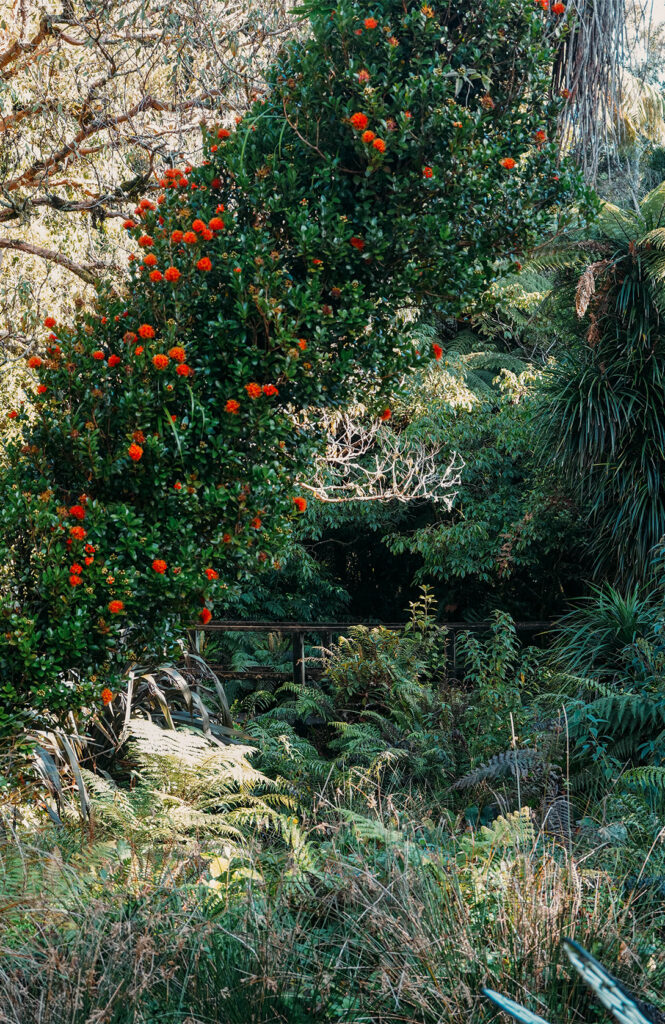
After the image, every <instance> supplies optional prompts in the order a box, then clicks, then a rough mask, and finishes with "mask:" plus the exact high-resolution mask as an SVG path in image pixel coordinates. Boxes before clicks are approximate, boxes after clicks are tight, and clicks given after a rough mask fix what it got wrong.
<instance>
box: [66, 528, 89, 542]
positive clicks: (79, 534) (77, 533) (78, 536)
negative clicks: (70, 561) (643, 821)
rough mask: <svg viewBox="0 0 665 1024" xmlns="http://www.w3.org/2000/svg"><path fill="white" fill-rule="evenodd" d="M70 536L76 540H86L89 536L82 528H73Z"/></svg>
mask: <svg viewBox="0 0 665 1024" xmlns="http://www.w3.org/2000/svg"><path fill="white" fill-rule="evenodd" d="M69 536H70V537H73V538H74V540H84V539H85V537H86V536H87V534H86V532H85V530H84V529H83V527H82V526H72V528H71V530H70V531H69Z"/></svg>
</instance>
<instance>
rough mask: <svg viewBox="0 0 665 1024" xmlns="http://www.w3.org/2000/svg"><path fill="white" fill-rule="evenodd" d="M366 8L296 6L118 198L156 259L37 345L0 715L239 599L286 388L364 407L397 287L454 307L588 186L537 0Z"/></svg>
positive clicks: (271, 538)
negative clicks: (184, 161)
mask: <svg viewBox="0 0 665 1024" xmlns="http://www.w3.org/2000/svg"><path fill="white" fill-rule="evenodd" d="M366 17H367V15H366V12H365V11H364V10H361V9H359V7H358V5H357V3H355V2H352V0H342V2H341V3H339V4H336V5H334V7H333V4H332V3H330V4H327V3H315V4H312V5H311V19H310V24H309V25H308V26H307V28H306V29H305V31H304V32H303V34H302V35H301V36H299V37H298V38H297V39H295V40H292V41H291V42H289V43H288V45H286V46H285V47H284V49H283V50H282V52H281V53H280V56H279V58H278V59H277V61H276V63H275V65H274V66H273V67H272V68H271V70H270V72H269V75H268V89H267V91H266V94H265V96H264V97H263V98H262V99H261V101H258V102H256V103H255V104H254V105H253V107H252V108H251V110H250V111H249V112H248V114H247V116H246V117H245V118H244V119H243V120H242V122H241V123H240V124H239V125H238V126H237V128H236V129H234V130H233V131H232V132H229V131H228V130H227V129H225V128H223V127H220V126H218V125H214V126H213V125H212V124H208V125H207V127H206V129H205V131H204V144H205V153H206V160H205V161H204V162H203V163H202V165H201V166H200V167H197V168H194V169H193V170H188V171H187V172H186V173H185V172H179V173H180V177H179V178H178V179H177V180H176V179H175V178H173V177H169V176H168V175H169V174H171V173H172V169H171V168H168V169H165V171H164V173H165V177H164V179H163V188H164V196H163V199H162V200H161V202H160V203H158V204H155V203H152V202H150V201H148V202H147V205H146V204H143V205H141V206H140V207H139V208H138V210H137V213H136V216H137V219H138V220H139V221H140V223H139V222H134V226H131V225H130V233H131V234H130V237H132V238H134V240H135V241H136V243H137V245H138V246H139V248H140V250H141V253H143V252H144V251H145V250H146V249H150V253H151V255H152V256H153V257H154V258H155V260H156V262H157V266H158V269H157V270H154V271H151V272H150V274H148V273H147V272H146V268H145V265H144V264H143V263H142V262H141V260H139V259H136V260H134V262H133V264H132V266H133V267H134V268H135V269H134V270H133V272H132V275H131V277H130V280H129V281H128V282H127V284H126V287H125V289H124V292H123V294H122V295H120V296H118V295H116V294H111V293H107V292H105V291H103V290H102V291H101V292H100V299H99V304H98V309H97V310H96V312H95V314H94V315H85V316H82V317H80V318H79V320H77V321H76V322H75V323H74V324H73V325H71V326H67V325H56V327H57V344H56V343H55V342H54V343H52V344H51V345H49V348H48V352H47V353H46V355H47V356H48V358H46V359H44V360H42V361H41V362H40V361H39V358H38V357H36V361H35V357H33V360H32V366H33V367H34V368H35V369H36V370H37V371H38V379H39V387H40V389H41V390H40V392H39V394H38V395H37V396H36V398H35V403H34V410H33V413H34V414H33V413H31V414H28V411H27V409H25V410H24V411H21V412H19V414H18V419H17V423H18V424H19V425H20V427H21V437H20V439H19V441H18V442H16V443H12V444H10V445H9V446H8V452H7V457H8V462H9V466H8V468H7V470H6V472H4V473H3V476H2V481H3V488H4V489H3V493H2V500H1V501H0V540H1V541H2V545H3V546H2V550H1V551H0V560H1V561H2V563H3V566H4V575H3V584H2V596H1V602H0V604H1V607H0V617H2V621H3V625H2V629H1V630H0V678H1V680H2V682H1V684H0V685H1V686H2V693H3V699H2V701H1V702H0V703H1V705H2V707H1V708H0V727H1V728H2V730H4V731H7V730H11V729H13V728H15V722H14V720H15V718H19V717H21V718H23V717H25V716H31V715H34V714H42V713H46V714H48V713H54V714H56V715H58V716H60V718H62V717H63V716H66V714H67V713H68V711H70V710H71V709H76V708H80V707H83V706H87V705H90V704H92V703H94V702H95V701H96V700H98V698H99V691H100V689H101V686H100V679H101V676H102V675H103V676H104V683H108V684H110V685H112V686H115V685H117V684H119V682H120V679H121V677H122V671H123V667H124V665H125V663H126V662H127V661H132V660H135V659H136V658H140V657H142V656H144V654H145V652H146V651H162V650H163V649H169V650H173V649H174V647H175V640H176V631H177V629H178V627H179V624H180V623H181V621H182V618H183V617H184V618H185V620H186V621H187V620H191V618H192V617H193V616H194V615H195V614H197V613H199V612H200V610H201V605H204V606H205V609H207V612H208V613H211V612H212V610H213V609H214V610H215V611H216V612H218V611H219V609H220V608H222V607H224V605H225V603H228V604H235V605H236V606H237V605H238V603H240V601H241V594H242V591H243V589H244V587H245V586H246V584H247V580H248V579H251V578H253V577H254V576H255V575H256V574H257V573H258V572H259V571H261V570H262V569H265V570H266V571H272V567H273V565H274V561H275V560H276V556H277V555H278V553H279V549H280V548H281V546H282V542H283V540H284V536H285V534H286V533H287V532H288V528H289V521H290V520H291V519H292V518H293V514H294V505H293V497H294V494H293V489H294V487H295V486H296V485H297V478H298V476H299V475H300V474H304V475H306V473H307V468H308V464H309V458H310V456H311V446H310V445H309V444H306V443H304V441H303V436H302V433H301V432H299V431H298V430H296V429H295V428H294V422H293V414H294V413H295V414H296V415H297V414H298V413H299V412H302V411H304V410H306V409H309V408H311V407H317V406H322V405H328V406H335V405H344V404H345V403H347V402H348V401H349V400H350V399H352V398H354V397H357V396H360V397H362V398H363V399H365V400H366V402H367V405H368V407H369V408H370V410H371V412H372V413H373V414H374V415H376V414H378V412H379V411H380V410H381V409H382V408H383V405H384V404H385V401H386V397H385V396H386V394H387V392H388V390H389V388H390V386H391V384H393V383H394V382H395V381H396V380H399V379H400V377H401V375H402V374H403V372H404V370H405V368H406V367H408V366H409V365H410V364H412V363H413V362H414V359H415V356H414V351H413V346H412V344H411V342H410V339H409V338H408V337H405V332H404V331H403V328H402V324H401V322H400V320H399V318H398V317H397V315H396V314H397V312H398V311H399V310H401V309H402V308H404V306H405V305H407V304H409V303H413V302H420V301H422V302H425V303H426V304H427V305H429V306H431V307H432V308H433V309H437V310H442V311H443V312H445V313H446V314H448V315H450V314H456V313H457V312H459V311H460V309H461V308H462V306H464V305H466V304H468V303H469V302H470V301H471V300H472V299H473V298H474V297H475V296H476V295H477V294H478V293H479V292H480V290H481V289H482V288H483V287H484V285H485V282H486V281H487V280H488V279H491V278H492V277H493V276H494V274H495V270H496V266H497V261H498V260H501V259H505V258H508V257H509V256H510V255H511V254H512V253H513V252H514V251H515V250H516V249H519V248H522V247H524V246H527V245H529V244H530V243H531V242H533V241H534V240H535V239H536V238H537V237H538V236H539V234H540V233H541V232H542V231H546V230H548V229H549V227H550V226H551V222H552V212H553V211H554V210H556V209H557V208H558V207H560V206H562V205H563V204H565V203H567V202H569V201H570V200H572V199H573V198H576V197H580V196H582V193H583V187H582V184H581V178H580V175H579V174H578V172H577V171H576V170H575V169H574V168H573V167H572V166H571V165H570V164H567V163H566V164H564V165H561V163H560V161H559V159H558V149H557V145H556V142H555V141H554V134H555V126H556V121H557V114H558V111H559V108H560V101H559V100H553V99H552V98H551V96H550V93H549V90H548V88H547V86H548V80H549V74H550V67H551V61H552V59H553V54H554V50H555V46H556V33H554V36H553V35H552V33H551V32H550V29H551V28H552V26H551V25H550V23H549V21H548V19H547V17H545V16H544V14H543V12H542V10H538V9H536V8H534V7H531V6H528V5H527V6H525V4H524V3H523V2H522V0H491V2H490V0H483V2H482V3H476V4H474V5H473V7H470V8H468V9H467V8H462V9H460V8H459V6H458V5H457V4H446V3H444V4H443V5H442V6H441V7H440V8H438V9H436V10H434V9H431V8H429V7H427V5H425V7H423V5H421V4H420V3H411V2H409V3H403V2H402V0H381V2H379V3H378V4H376V5H375V6H374V8H373V16H372V18H369V20H368V21H367V23H366V22H365V19H366ZM516 62H517V63H518V64H519V67H520V75H519V79H516V78H515V74H514V68H515V65H516ZM361 71H362V72H363V75H362V76H360V72H361ZM359 76H360V77H359ZM490 93H491V96H490ZM486 96H490V101H489V102H488V101H487V100H486V99H485V97H486ZM364 128H371V130H372V132H373V133H374V134H373V138H372V139H370V140H369V141H368V139H367V138H365V139H363V129H364ZM219 131H221V132H222V134H221V135H220V134H219ZM540 131H543V132H545V134H546V136H549V141H545V142H541V143H539V144H536V141H535V138H534V136H535V133H536V132H540ZM508 157H509V158H510V160H511V161H512V162H513V164H514V166H509V167H508V168H505V167H504V166H503V165H502V163H501V161H502V160H505V159H506V158H508ZM167 170H168V173H167ZM220 215H223V217H221V216H220ZM209 225H212V226H211V227H209ZM174 229H175V232H177V233H178V234H179V235H180V236H181V237H178V235H176V237H175V238H174ZM183 230H184V231H185V232H186V234H187V235H189V241H185V240H184V239H183V238H182V232H183ZM146 239H147V240H146ZM171 268H173V271H174V272H177V273H179V277H178V278H177V280H173V278H172V277H171V278H168V277H166V272H167V270H171ZM155 274H156V275H157V277H154V276H152V275H155ZM142 328H143V330H145V329H147V330H148V331H149V333H148V334H145V333H141V330H142ZM137 333H138V334H140V339H137V337H136V334H137ZM137 341H140V343H139V344H136V343H137ZM144 343H145V344H144ZM303 345H304V346H305V347H304V348H303V347H302V346H303ZM179 349H183V351H182V353H181V356H173V357H172V358H170V357H168V356H167V352H170V351H176V352H177V351H178V350H179ZM185 350H186V351H185ZM428 356H429V353H428ZM185 358H186V359H187V363H183V362H182V359H185ZM155 359H157V363H155V362H154V360H155ZM160 361H161V363H160ZM423 361H424V357H423ZM228 403H231V404H230V405H229V404H228ZM83 505H85V509H84V512H85V531H86V534H85V537H84V536H83V534H82V533H81V532H78V533H77V532H74V533H72V529H74V530H75V531H82V530H83V529H84V527H80V526H79V527H76V526H75V525H74V521H73V520H72V519H71V516H72V515H74V513H70V512H68V509H69V508H72V507H74V508H78V507H79V506H80V507H81V508H83ZM75 522H79V520H75ZM84 541H85V543H87V544H91V545H92V546H93V547H94V548H95V553H94V554H95V560H94V563H90V564H88V563H85V562H84V558H85V556H86V555H87V554H88V552H86V551H85V547H84ZM68 542H69V543H68ZM154 560H156V561H157V562H158V564H159V563H166V568H165V569H163V570H155V569H153V567H152V563H153V561H154ZM213 561H214V564H215V566H216V567H217V568H216V569H215V572H216V573H217V576H216V577H210V576H206V575H205V572H206V570H207V569H209V568H211V566H212V563H213ZM72 565H80V566H81V572H80V573H79V572H77V571H73V570H72V569H71V566H72ZM72 576H73V577H74V579H75V581H76V580H79V581H80V582H73V583H72V581H71V577H72ZM109 577H110V580H111V582H110V583H109ZM72 673H75V674H76V680H75V681H73V680H72V679H71V678H70V676H71V674H72Z"/></svg>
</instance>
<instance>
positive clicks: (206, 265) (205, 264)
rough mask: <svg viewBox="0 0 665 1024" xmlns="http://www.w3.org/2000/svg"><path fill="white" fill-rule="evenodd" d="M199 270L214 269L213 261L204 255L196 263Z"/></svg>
mask: <svg viewBox="0 0 665 1024" xmlns="http://www.w3.org/2000/svg"><path fill="white" fill-rule="evenodd" d="M196 269H197V270H212V263H211V261H210V260H209V259H208V257H207V256H202V257H201V259H200V260H199V261H198V263H197V264H196Z"/></svg>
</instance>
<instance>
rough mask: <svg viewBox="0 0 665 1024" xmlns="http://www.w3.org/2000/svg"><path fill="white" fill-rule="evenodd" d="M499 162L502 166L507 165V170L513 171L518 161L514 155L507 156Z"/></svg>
mask: <svg viewBox="0 0 665 1024" xmlns="http://www.w3.org/2000/svg"><path fill="white" fill-rule="evenodd" d="M499 163H500V164H501V166H502V167H505V169H506V170H507V171H512V169H513V167H515V166H516V164H517V161H516V160H513V158H512V156H505V157H504V158H503V160H500V161H499Z"/></svg>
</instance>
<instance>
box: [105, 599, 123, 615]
mask: <svg viewBox="0 0 665 1024" xmlns="http://www.w3.org/2000/svg"><path fill="white" fill-rule="evenodd" d="M124 607H125V606H124V604H123V603H122V601H109V611H110V612H111V615H117V614H118V613H119V612H121V611H122V610H123V608H124Z"/></svg>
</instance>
